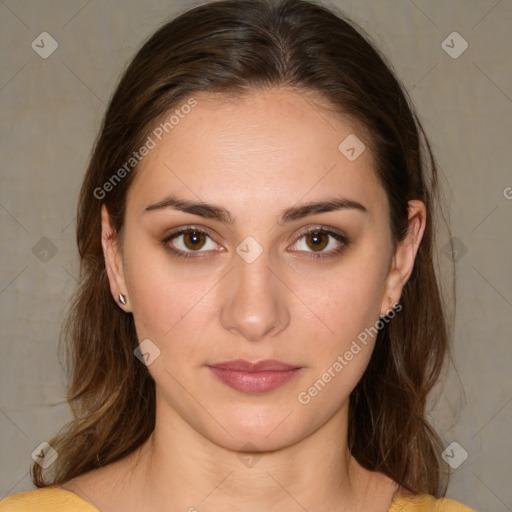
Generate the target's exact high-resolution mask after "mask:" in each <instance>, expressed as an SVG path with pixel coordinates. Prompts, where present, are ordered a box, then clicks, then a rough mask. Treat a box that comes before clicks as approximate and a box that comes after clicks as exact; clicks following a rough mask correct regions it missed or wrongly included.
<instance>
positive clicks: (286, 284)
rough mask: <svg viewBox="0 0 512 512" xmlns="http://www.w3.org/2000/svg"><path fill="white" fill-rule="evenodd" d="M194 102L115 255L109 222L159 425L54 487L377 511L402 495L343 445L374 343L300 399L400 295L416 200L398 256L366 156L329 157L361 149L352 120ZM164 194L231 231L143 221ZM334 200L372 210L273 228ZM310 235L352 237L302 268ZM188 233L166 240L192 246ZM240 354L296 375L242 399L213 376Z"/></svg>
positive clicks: (259, 96) (418, 206)
mask: <svg viewBox="0 0 512 512" xmlns="http://www.w3.org/2000/svg"><path fill="white" fill-rule="evenodd" d="M195 98H196V99H197V101H198V105H197V106H196V107H195V108H194V109H192V111H191V113H190V114H188V115H187V116H186V117H185V118H184V119H183V120H181V121H180V123H179V125H177V126H176V127H175V129H174V130H173V131H172V132H171V133H170V134H169V136H167V137H166V138H164V140H163V141H162V142H159V144H158V145H157V147H156V148H154V149H153V150H151V152H150V154H149V155H148V156H147V157H146V158H144V160H143V161H142V163H141V165H140V167H139V169H138V170H137V175H136V176H135V179H134V182H133V183H132V185H131V187H130V189H129V192H128V197H127V208H126V218H125V231H124V237H123V242H122V246H120V245H118V244H116V243H115V237H113V236H112V235H113V231H112V227H111V225H110V222H109V218H108V212H107V210H106V209H105V207H103V211H102V226H103V233H102V237H103V248H104V253H105V260H106V264H107V268H108V276H109V281H110V286H111V291H112V295H113V297H114V298H115V300H116V301H117V297H118V294H119V293H123V294H124V295H125V296H126V300H127V304H126V305H120V307H121V308H122V309H123V310H124V311H126V312H127V314H128V313H132V314H133V317H134V320H135V325H136V329H137V334H138V336H139V340H140V341H142V340H144V339H150V340H151V341H152V343H154V344H155V345H156V346H157V347H158V348H159V350H160V356H159V357H157V358H156V359H155V360H154V362H152V363H151V364H150V365H149V366H148V371H149V372H150V373H151V375H152V377H153V378H154V380H155V382H156V388H157V418H156V428H155V431H154V433H153V435H152V436H151V438H150V439H149V440H148V442H146V443H145V444H144V445H143V446H142V447H141V448H140V449H139V450H137V451H136V452H134V453H132V454H131V455H130V456H128V457H126V458H125V459H123V460H121V461H118V462H116V463H114V464H110V465H108V466H106V467H104V468H101V469H98V470H95V471H91V472H90V473H87V474H85V475H82V476H80V477H78V478H76V479H74V480H73V481H71V482H69V483H68V484H66V485H64V486H63V487H64V488H66V489H68V490H72V491H73V492H75V493H77V494H79V495H80V496H82V497H83V498H84V499H86V500H87V501H89V502H91V503H94V504H95V505H96V507H98V508H101V510H102V511H105V512H106V511H109V510H114V509H121V507H122V509H123V510H128V511H129V510H139V511H141V510H143V511H153V510H155V511H156V510H160V511H187V510H190V511H193V510H198V511H199V512H203V511H220V510H229V511H234V510H244V511H261V510H266V511H274V510H276V511H277V510H289V511H295V510H297V511H301V510H304V509H306V510H308V511H313V510H314V511H333V510H336V511H348V510H350V511H356V510H375V511H385V510H387V509H388V508H389V506H390V503H391V500H392V498H393V496H394V494H395V493H396V491H397V485H396V484H395V483H394V482H393V481H391V480H390V479H389V478H387V477H385V476H384V475H382V474H379V473H375V472H370V471H367V470H365V469H363V468H362V467H361V466H360V465H359V464H358V463H357V461H356V460H355V459H354V458H353V457H351V455H350V453H349V452H348V449H347V418H348V400H349V395H350V392H351V391H352V390H353V389H354V387H355V386H356V384H357V383H358V381H359V380H360V378H361V376H362V374H363V372H364V370H365V368H366V366H367V364H368V361H369V358H370V356H371V352H372V349H373V345H374V342H375V339H374V338H371V337H370V338H369V339H368V343H367V345H366V346H363V345H361V344H360V345H361V347H362V349H361V351H360V352H359V353H358V354H357V355H355V356H354V358H353V359H352V360H351V361H349V362H348V364H347V365H346V366H345V367H344V368H343V370H342V371H341V372H340V373H339V374H337V376H336V377H335V378H333V379H331V381H330V382H329V383H328V384H327V385H326V386H325V387H324V388H323V389H322V390H321V391H320V392H318V394H317V395H316V396H314V397H312V398H311V400H310V402H309V403H308V404H302V403H300V402H299V401H298V398H297V397H298V394H299V393H300V392H303V391H307V390H308V389H309V388H310V387H311V386H312V385H313V383H314V382H315V381H317V380H318V379H319V378H320V377H321V376H322V374H324V373H325V372H326V370H327V369H328V368H330V367H332V366H333V363H334V362H335V361H336V360H337V357H338V355H340V354H344V353H345V352H346V351H347V350H349V348H350V346H351V343H352V341H353V340H355V339H356V338H357V336H358V334H360V333H361V332H363V331H364V329H365V328H368V327H370V326H373V325H375V323H376V321H377V320H378V319H379V315H385V314H386V313H387V312H388V311H389V309H390V305H391V304H394V303H396V302H398V301H399V298H400V295H401V292H402V288H403V286H404V285H405V283H406V282H407V280H408V278H409V276H410V274H411V272H412V269H413V264H414V259H415V256H416V253H417V249H418V246H419V243H420V241H421V238H422V236H423V232H424V228H425V218H426V210H425V206H424V204H423V203H421V202H419V201H411V202H410V204H409V207H410V208H409V212H410V215H409V227H410V229H409V233H408V236H407V237H406V239H405V240H404V241H403V242H402V243H401V244H399V245H398V246H397V247H396V250H395V251H394V252H393V246H392V240H391V233H390V229H389V224H388V219H389V209H388V202H387V197H386V194H385V192H384V190H383V188H382V187H381V185H380V183H379V182H378V180H377V177H376V175H375V173H374V171H373V169H374V168H375V163H374V161H373V156H372V154H371V152H370V150H369V148H368V146H369V145H368V144H366V150H365V151H363V153H362V154H361V155H360V156H359V157H358V158H357V159H356V160H355V161H349V160H348V159H347V158H346V157H345V156H344V155H343V154H342V153H341V152H340V151H339V150H338V145H339V144H340V142H341V141H343V140H344V139H345V138H346V137H347V136H348V135H350V134H355V135H356V136H357V137H358V138H359V139H360V140H362V141H364V140H365V136H364V134H363V132H362V131H360V130H359V129H358V128H357V126H356V125H355V124H354V123H351V122H349V120H347V119H343V118H341V117H340V116H339V115H335V114H334V113H332V112H330V111H329V110H328V109H327V108H325V107H326V104H325V103H324V102H323V101H322V99H321V98H320V97H318V96H315V95H314V94H312V93H306V92H304V91H302V92H297V91H295V90H292V89H288V88H274V89H271V90H267V91H265V92H261V91H260V92H251V93H250V94H248V95H246V96H244V97H242V98H239V99H236V100H230V101H226V100H223V99H222V98H219V97H213V96H208V95H206V94H203V95H196V96H195ZM171 193H172V194H173V195H174V196H176V197H179V198H181V199H187V200H191V201H199V200H201V201H204V202H207V203H211V204H214V205H217V206H221V207H223V208H225V209H227V210H228V211H229V212H230V215H231V216H232V217H233V218H234V219H235V221H236V222H235V223H234V224H233V225H226V224H223V223H221V222H219V221H218V220H213V219H207V218H203V217H201V216H198V215H193V214H190V213H185V212H181V211H177V210H174V209H172V208H167V209H162V210H155V211H151V212H145V208H146V207H147V206H148V205H151V204H155V203H158V202H159V201H161V200H163V199H164V198H165V197H167V196H168V195H169V194H171ZM341 196H343V197H346V198H349V199H352V200H354V201H358V202H359V203H361V204H363V205H364V206H365V207H366V209H367V212H361V211H358V210H355V209H341V210H337V211H331V212H323V213H315V214H313V215H310V216H308V217H306V218H302V219H297V220H294V221H291V222H287V223H282V222H278V219H279V216H280V214H281V213H282V212H283V211H284V210H285V209H286V208H290V207H293V206H297V205H301V204H305V203H308V202H310V201H321V200H326V199H331V198H337V197H341ZM183 226H194V227H196V228H201V229H206V230H207V231H208V233H209V234H210V236H211V238H208V237H206V238H205V239H204V245H203V246H202V247H201V244H200V243H199V244H197V247H198V248H199V250H200V251H202V252H201V253H200V254H199V257H197V256H196V257H191V258H188V259H185V258H179V257H176V256H174V255H173V254H172V253H170V252H169V251H167V250H166V249H165V247H164V245H163V244H162V240H163V239H164V238H165V236H166V235H169V234H170V233H171V232H172V230H173V229H175V228H179V227H183ZM314 227H317V228H318V227H324V228H325V229H329V228H331V229H333V230H335V231H336V230H338V231H342V232H343V233H345V234H346V235H347V236H348V238H349V243H348V245H346V246H343V245H342V244H341V243H340V242H338V241H336V239H334V238H332V237H330V236H329V235H324V238H322V239H321V240H322V241H323V242H326V243H327V242H328V245H327V246H325V247H324V248H322V249H320V253H322V251H323V254H324V255H327V256H326V257H325V258H308V256H310V255H311V254H318V252H315V251H319V249H318V248H317V249H315V246H314V244H312V243H311V237H309V238H308V236H302V235H301V231H302V230H304V229H305V228H314ZM246 237H252V238H254V239H255V240H256V241H257V242H258V244H259V245H260V246H261V248H262V249H263V253H262V254H261V255H259V256H258V257H257V258H256V259H255V260H254V261H253V262H252V263H248V262H247V261H245V260H244V259H243V258H242V257H241V256H240V255H239V254H238V253H237V252H236V249H237V247H238V246H239V245H240V244H241V243H242V241H244V240H245V239H246ZM185 239H186V236H185V237H184V236H178V237H177V238H175V239H174V240H173V241H171V242H167V244H168V245H172V244H173V243H174V246H175V247H176V248H179V249H182V250H184V251H187V250H188V251H189V252H193V249H190V248H189V249H187V246H186V245H185V241H186V240H185ZM308 240H309V245H308ZM188 241H189V244H190V240H188ZM195 243H197V242H195ZM188 247H193V246H190V245H189V246H188ZM339 247H343V250H342V252H341V253H340V254H338V255H335V256H332V257H328V254H329V252H331V253H332V252H333V251H334V250H336V249H337V248H339ZM196 251H197V249H196ZM194 254H197V252H196V253H194ZM397 314H400V313H397ZM237 358H242V359H247V360H252V361H254V360H261V359H266V358H272V359H278V360H280V361H283V362H285V363H289V364H294V365H296V366H300V367H302V370H301V371H300V372H299V374H298V375H296V376H295V377H294V378H293V379H292V380H291V381H289V382H287V383H286V384H285V385H284V386H281V387H280V388H278V389H276V390H274V391H271V392H267V393H261V394H256V395H255V394H252V395H249V394H246V393H242V392H239V391H235V390H233V389H231V388H230V387H228V386H226V385H225V384H223V383H222V382H220V381H219V380H218V379H217V378H216V377H215V375H213V374H212V373H211V372H210V371H209V370H208V369H207V368H206V366H205V365H207V364H212V363H215V362H220V361H225V360H229V359H237ZM248 442H250V443H252V445H254V446H255V447H256V449H257V450H258V451H259V452H262V453H261V454H259V455H258V457H260V458H258V459H253V462H252V465H248V464H247V461H249V460H250V459H245V462H246V463H245V464H244V459H243V455H244V454H243V453H242V454H241V453H240V450H241V449H242V447H244V446H245V445H246V443H248ZM245 455H247V454H245ZM254 460H255V461H256V462H255V463H254Z"/></svg>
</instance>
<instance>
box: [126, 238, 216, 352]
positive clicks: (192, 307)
mask: <svg viewBox="0 0 512 512" xmlns="http://www.w3.org/2000/svg"><path fill="white" fill-rule="evenodd" d="M125 265H126V266H125V268H126V270H125V275H126V280H127V283H128V291H129V293H130V300H131V303H132V308H133V316H134V321H135V326H136V329H137V334H138V337H139V339H140V340H142V339H144V338H149V339H151V340H152V341H154V342H155V343H156V344H157V345H159V347H160V346H161V347H164V346H167V345H168V344H169V343H168V342H169V340H173V343H174V342H176V343H179V340H180V339H181V338H182V337H183V336H180V333H182V334H183V332H184V330H185V331H186V336H185V338H186V339H187V340H190V341H193V340H194V339H195V338H196V336H199V335H201V333H202V332H204V327H205V326H204V324H203V323H201V322H205V321H206V318H207V315H206V311H205V309H206V308H207V307H208V300H205V299H206V298H207V292H208V290H210V289H211V288H212V287H213V285H214V284H215V283H214V281H212V277H211V276H212V274H211V273H209V274H207V273H205V272H202V273H201V272H199V273H198V272H197V271H196V272H195V273H193V274H192V273H191V271H190V270H187V268H186V265H183V264H179V265H177V264H176V263H173V262H172V261H171V259H170V257H169V256H168V255H167V254H166V253H165V251H163V250H162V249H161V248H156V249H154V248H149V247H148V246H146V247H144V248H143V246H142V244H141V245H140V246H139V247H134V248H132V250H130V251H127V252H126V259H125ZM203 274H204V275H203ZM188 345H189V347H193V346H194V344H192V343H189V344H188Z"/></svg>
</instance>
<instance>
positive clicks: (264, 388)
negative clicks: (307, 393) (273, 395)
mask: <svg viewBox="0 0 512 512" xmlns="http://www.w3.org/2000/svg"><path fill="white" fill-rule="evenodd" d="M207 368H208V369H209V370H210V371H211V372H212V373H213V374H214V375H215V376H216V377H217V378H218V379H219V380H220V381H221V382H223V383H224V384H226V385H227V386H229V387H231V388H232V389H235V390H237V391H240V392H243V393H265V392H268V391H272V390H274V389H277V388H278V387H281V386H283V385H284V384H286V383H287V382H288V381H290V380H291V379H292V378H293V377H294V376H296V375H297V374H298V373H299V372H300V370H301V369H302V368H301V367H300V366H294V365H289V364H286V363H283V362H281V361H276V360H274V359H265V360H262V361H258V362H251V361H245V360H243V359H236V360H232V361H223V362H221V363H215V364H212V365H208V366H207Z"/></svg>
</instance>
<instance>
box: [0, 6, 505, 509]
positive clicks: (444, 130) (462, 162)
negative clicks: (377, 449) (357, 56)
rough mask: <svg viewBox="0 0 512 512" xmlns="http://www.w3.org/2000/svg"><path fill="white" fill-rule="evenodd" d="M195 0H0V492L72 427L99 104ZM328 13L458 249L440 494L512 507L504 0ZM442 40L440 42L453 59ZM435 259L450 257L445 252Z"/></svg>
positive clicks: (442, 409) (22, 483) (20, 480)
mask: <svg viewBox="0 0 512 512" xmlns="http://www.w3.org/2000/svg"><path fill="white" fill-rule="evenodd" d="M197 3H199V2H190V1H189V2H183V1H173V2H171V1H163V0H151V1H146V2H144V4H143V3H142V2H136V1H135V0H130V1H121V0H114V1H109V2H101V1H99V0H91V1H87V0H72V1H71V0H70V1H63V0H62V1H57V0H53V1H38V0H33V1H28V0H27V1H20V0H18V1H15V0H5V1H1V2H0V55H1V70H0V106H1V109H2V116H1V121H0V140H1V144H2V153H1V154H2V158H1V167H0V169H1V170H0V172H1V176H2V181H1V183H2V187H1V192H0V226H1V229H2V236H1V240H2V244H1V249H0V250H1V253H2V258H1V261H2V266H1V272H0V302H1V309H0V311H1V313H0V314H1V318H2V358H1V361H0V372H1V388H0V432H1V441H0V456H1V464H0V498H1V497H4V496H7V495H10V494H14V493H18V492H21V491H24V490H28V489H31V488H33V485H32V483H31V480H30V478H29V474H28V468H29V465H30V463H31V462H32V459H31V456H30V454H31V452H32V451H33V450H34V449H35V448H36V446H38V445H39V444H40V443H41V442H43V441H46V440H48V439H49V438H50V437H52V436H53V435H54V434H55V433H56V431H57V430H58V429H59V428H60V427H62V426H63V425H64V423H65V422H66V421H67V420H68V419H69V412H68V410H67V406H66V405H62V404H59V403H58V402H62V401H63V400H64V397H65V374H64V371H63V369H62V368H61V367H60V365H59V362H58V359H57V340H58V334H59V330H60V326H61V323H62V321H63V318H64V315H63V312H64V308H65V306H66V304H67V303H68V300H69V297H70V296H71V293H72V291H73V289H74V287H75V284H76V276H77V269H78V261H77V256H76V249H75V242H74V227H75V219H74V211H75V204H76V200H77V195H78V190H79V186H80V183H81V179H82V176H83V173H84V170H85V166H86V164H87V159H88V157H89V155H90V151H91V147H92V143H93V140H94V137H95V135H96V133H97V131H98V129H99V126H100V122H101V118H102V115H103V113H104V110H105V107H106V103H107V101H108V99H109V97H110V94H111V93H112V91H113V88H114V86H115V84H116V83H117V80H118V78H119V74H120V72H121V71H122V70H123V69H124V67H125V65H126V63H127V61H128V60H129V59H130V58H131V57H132V56H133V54H134V52H135V51H136V50H137V49H138V48H139V46H140V44H141V43H142V41H143V40H144V39H145V38H146V37H147V36H148V35H150V34H151V33H152V32H153V31H154V30H155V29H156V28H157V27H159V26H160V25H161V24H162V23H163V22H164V21H166V20H167V19H169V18H170V17H171V16H173V15H174V14H176V13H177V12H180V11H182V10H183V9H184V8H185V7H187V6H192V5H196V4H197ZM330 5H336V6H338V7H340V8H341V9H343V10H344V11H345V12H346V13H347V14H348V15H349V16H351V17H352V18H353V19H354V20H355V21H356V22H358V23H359V24H360V25H362V27H364V28H365V29H366V30H367V31H368V32H369V33H370V34H371V35H372V37H373V39H374V41H375V42H376V44H377V45H378V46H379V47H380V48H381V49H382V50H383V51H384V53H385V54H386V55H387V56H388V57H389V59H390V61H391V63H392V65H393V67H394V69H395V71H396V73H397V74H398V76H399V78H400V79H401V80H402V81H403V82H404V84H405V85H406V87H407V88H408V90H409V91H410V93H411V96H412V98H413V101H414V103H415V105H416V106H417V108H418V110H419V113H420V116H421V118H422V120H423V122H424V125H425V128H426V130H427V133H428V135H429V137H430V140H431V142H432V143H433V146H434V151H435V152H436V155H437V158H438V161H439V164H440V166H441V169H442V172H443V176H444V178H443V181H444V186H445V194H446V198H447V200H448V201H449V204H450V216H451V227H452V234H453V236H454V237H455V238H456V245H457V246H458V253H457V255H456V259H457V263H456V272H457V279H458V283H457V298H458V302H457V318H456V327H455V340H454V346H455V362H456V367H457V369H458V376H459V377H460V382H461V383H462V386H463V389H464V392H465V400H464V396H463V395H462V394H461V392H460V383H459V382H458V380H457V376H456V374H455V372H454V371H451V372H450V374H449V376H448V379H447V384H446V386H445V387H444V389H443V390H442V395H441V397H440V398H439V400H438V401H437V403H436V404H435V407H434V409H433V411H432V413H431V418H432V419H433V421H434V422H435V424H436V426H437V427H438V428H439V429H440V431H441V435H442V439H443V442H444V443H445V446H448V445H450V443H452V442H457V443H458V445H455V448H454V447H453V445H452V447H451V448H450V449H449V450H448V452H447V453H448V454H449V456H450V458H451V460H459V459H460V457H461V454H463V452H462V450H461V448H459V446H460V447H462V448H463V449H464V450H465V451H466V452H467V453H468V458H467V459H466V460H465V461H464V462H463V463H462V464H461V465H460V466H459V467H458V468H457V469H456V470H454V471H453V477H452V482H451V485H450V488H449V492H448V495H449V496H450V497H453V498H455V499H458V500H460V501H462V502H464V503H466V504H467V505H469V506H472V507H473V508H476V509H478V510H493V511H494V512H505V511H507V510H512V486H511V485H510V483H511V482H512V471H511V467H512V462H511V459H512V457H511V449H510V432H511V424H512V421H511V420H512V404H511V401H512V387H511V385H510V384H511V372H510V364H511V357H510V352H511V348H510V347H511V344H510V328H511V327H512V321H511V320H512V315H511V312H512V291H511V290H512V272H511V267H510V252H511V249H512V245H511V238H510V233H511V230H510V224H511V221H512V199H511V198H512V188H510V187H512V173H511V172H510V162H511V161H512V151H511V146H512V144H511V133H512V130H511V117H510V114H511V110H512V83H511V81H512V74H511V69H510V48H512V41H511V39H512V37H511V33H512V32H511V30H510V27H511V26H512V1H511V0H500V1H496V0H492V1H491V0H489V1H485V0H479V1H477V0H453V1H450V2H445V1H443V0H415V1H412V0H396V1H387V2H384V1H379V0H359V1H356V0H353V1H348V0H347V1H345V0H339V1H334V0H331V2H330ZM44 31H45V32H48V33H49V34H51V36H52V37H53V38H55V40H57V42H58V45H59V46H58V49H57V50H56V51H55V53H53V54H52V55H51V56H50V57H49V58H47V59H43V58H41V57H40V56H39V55H38V54H37V53H36V52H35V51H34V50H33V49H32V47H31V43H32V41H33V40H35V39H36V38H37V36H38V35H39V34H41V33H42V32H44ZM454 31H456V32H458V33H459V34H460V35H461V36H462V37H463V38H464V40H465V41H467V43H468V45H469V46H468V48H467V50H466V51H465V52H464V53H462V54H461V55H460V56H459V57H458V58H453V57H452V56H450V55H449V54H448V53H447V52H446V51H445V50H444V49H443V47H442V42H443V41H444V40H445V39H446V38H447V37H448V36H449V35H450V34H451V33H452V32H454ZM451 39H453V36H451V38H450V37H449V38H448V39H447V42H446V43H445V45H446V44H448V45H450V46H453V47H454V48H453V49H452V50H451V51H452V52H453V51H457V50H460V48H462V47H461V46H460V43H461V42H460V41H457V40H454V42H453V43H452V42H451ZM507 226H509V227H508V228H507ZM447 236H448V235H446V234H445V233H444V232H442V233H441V240H440V246H441V247H443V246H444V244H446V242H447V241H448V240H447V238H446V237H447ZM443 237H444V238H443ZM41 239H43V240H42V241H41ZM47 239H48V240H47ZM44 250H46V251H47V252H46V253H45V252H44ZM55 251H56V252H55ZM53 252H55V254H53ZM440 259H441V260H443V259H444V260H445V261H444V263H445V264H448V263H449V258H448V256H447V255H446V254H444V252H443V251H442V252H441V256H440ZM441 265H443V261H441ZM507 426H508V428H507ZM452 449H453V450H454V451H451V450H452Z"/></svg>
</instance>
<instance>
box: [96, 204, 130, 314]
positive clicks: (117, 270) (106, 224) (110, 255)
mask: <svg viewBox="0 0 512 512" xmlns="http://www.w3.org/2000/svg"><path fill="white" fill-rule="evenodd" d="M101 245H102V247H103V256H104V258H105V267H106V269H107V275H108V280H109V283H110V291H111V292H112V295H113V297H114V300H115V301H116V303H117V304H118V306H119V307H120V308H121V309H123V310H124V311H126V312H131V306H130V301H129V298H128V292H127V291H126V290H127V287H126V281H125V277H124V265H123V257H122V254H121V251H120V249H119V247H118V244H117V241H116V238H115V231H114V229H113V228H112V225H111V221H110V215H109V213H108V210H107V207H106V206H105V205H104V204H103V205H102V207H101ZM119 294H122V295H124V297H125V298H126V304H121V303H120V302H119Z"/></svg>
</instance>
